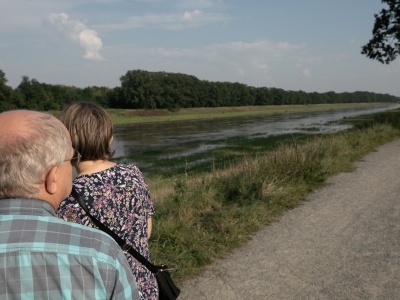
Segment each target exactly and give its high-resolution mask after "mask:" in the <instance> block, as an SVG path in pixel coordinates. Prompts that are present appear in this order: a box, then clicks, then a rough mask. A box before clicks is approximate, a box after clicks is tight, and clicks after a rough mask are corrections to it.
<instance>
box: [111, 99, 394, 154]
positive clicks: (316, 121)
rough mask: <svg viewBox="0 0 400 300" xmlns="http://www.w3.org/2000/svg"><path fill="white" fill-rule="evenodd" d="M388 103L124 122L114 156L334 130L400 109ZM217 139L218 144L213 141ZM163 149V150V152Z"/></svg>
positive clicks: (175, 151)
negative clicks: (363, 117) (346, 122)
mask: <svg viewBox="0 0 400 300" xmlns="http://www.w3.org/2000/svg"><path fill="white" fill-rule="evenodd" d="M399 107H400V105H399V104H385V105H376V106H369V107H358V108H340V109H329V110H324V111H304V112H289V113H279V114H266V115H253V116H242V117H231V118H214V119H203V120H191V121H176V122H160V123H145V124H132V125H120V126H116V127H115V134H114V142H113V145H112V147H113V149H115V150H116V154H115V156H114V157H122V156H131V157H135V154H139V153H140V154H143V153H150V152H154V153H159V152H162V153H159V154H157V155H159V157H157V156H155V157H154V161H155V160H157V159H158V158H168V157H170V158H171V157H177V156H185V155H189V154H193V153H196V152H201V151H207V150H211V149H213V148H215V147H221V146H223V143H219V144H218V145H216V144H215V141H223V140H224V139H227V138H233V137H248V138H252V137H262V136H270V135H280V134H286V133H294V132H299V131H304V130H316V131H320V132H334V131H340V130H344V129H347V128H348V125H344V124H339V123H338V121H340V120H342V119H343V118H346V117H353V116H358V115H365V114H371V113H376V112H380V111H386V110H389V109H395V108H399ZM213 142H214V143H213ZM160 150H162V151H160Z"/></svg>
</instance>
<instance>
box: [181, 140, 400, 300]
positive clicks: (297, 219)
mask: <svg viewBox="0 0 400 300" xmlns="http://www.w3.org/2000/svg"><path fill="white" fill-rule="evenodd" d="M356 166H357V168H356V170H355V171H353V172H351V173H341V174H338V175H337V176H334V177H332V178H330V179H329V181H328V182H329V185H327V186H326V187H324V188H321V189H319V190H317V191H316V192H315V193H313V194H311V195H310V196H309V197H308V200H309V201H307V202H305V203H304V204H302V205H301V206H299V207H297V208H295V209H293V210H291V211H289V212H287V213H286V214H285V215H284V216H282V217H281V218H280V220H279V221H277V222H275V223H273V224H271V225H269V226H266V227H264V228H263V229H261V230H260V231H259V232H258V233H256V234H255V235H254V237H253V239H252V240H251V241H250V242H248V243H247V244H246V245H244V246H243V247H241V248H240V249H238V250H236V251H235V252H234V253H232V254H231V255H229V256H228V257H227V258H226V259H222V260H217V261H216V262H215V263H213V264H212V265H210V266H209V267H207V268H206V270H205V272H204V273H203V274H202V275H200V276H199V277H196V278H193V279H190V280H187V281H185V282H183V284H182V285H181V286H180V288H181V290H182V292H181V296H180V297H179V299H180V300H191V299H193V300H201V299H207V300H211V299H212V300H214V299H352V300H353V299H400V247H399V246H400V202H399V195H400V139H398V140H395V141H394V142H391V143H388V144H386V145H383V146H381V147H379V148H378V149H377V151H375V152H372V153H370V154H368V155H367V156H366V157H365V158H364V159H363V160H362V161H360V162H357V163H356Z"/></svg>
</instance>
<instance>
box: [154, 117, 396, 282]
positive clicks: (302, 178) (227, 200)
mask: <svg viewBox="0 0 400 300" xmlns="http://www.w3.org/2000/svg"><path fill="white" fill-rule="evenodd" d="M346 122H353V124H355V127H354V128H353V129H351V130H348V131H344V132H339V133H334V134H319V135H308V136H302V137H301V138H297V137H296V136H293V138H291V139H284V140H282V142H281V143H279V144H277V145H276V147H273V148H271V149H270V150H268V151H263V152H254V151H252V152H249V153H247V154H246V155H241V157H240V159H236V160H232V161H231V163H229V162H228V163H226V164H225V167H224V168H219V169H213V168H211V171H209V172H205V173H204V172H203V173H197V174H196V173H194V174H191V175H187V176H181V177H178V178H177V179H175V180H173V181H171V182H170V184H169V185H165V186H164V187H159V188H160V190H163V192H160V191H154V192H155V193H153V191H152V193H153V195H154V194H155V195H156V197H155V198H154V201H155V203H156V209H157V213H156V215H155V217H154V227H153V228H154V229H153V234H152V238H151V241H150V248H151V254H152V258H153V260H154V261H155V262H156V263H166V264H168V265H169V266H171V267H174V268H176V269H177V271H176V272H174V273H173V274H172V276H173V277H174V278H175V279H176V280H177V281H178V283H179V282H180V281H181V280H183V279H185V278H188V277H190V276H194V275H196V274H198V273H199V272H201V271H202V269H203V267H204V266H205V265H207V264H209V263H211V262H212V261H213V260H214V259H216V258H220V257H223V256H224V255H226V254H227V253H229V252H231V251H233V250H234V249H235V248H237V247H238V246H240V245H242V244H243V243H245V242H246V241H248V240H249V238H250V237H251V236H252V235H253V234H254V233H255V232H256V231H257V230H258V229H259V228H260V227H261V226H263V225H266V224H269V223H271V222H273V221H274V220H276V219H277V218H278V217H279V216H280V215H281V214H282V213H284V212H285V211H287V210H289V209H292V208H294V207H296V206H297V205H299V204H300V203H301V202H302V201H304V200H305V199H306V196H307V195H308V194H309V193H310V192H312V191H313V190H315V189H316V188H319V187H321V186H323V185H324V184H326V180H327V179H328V178H329V177H330V176H332V175H334V174H337V173H339V172H347V171H351V170H352V169H353V163H354V162H355V161H357V160H359V159H361V158H362V157H363V156H365V155H366V154H367V153H369V152H371V151H373V150H374V149H376V148H377V147H378V146H379V145H381V144H384V143H387V142H389V141H392V140H393V139H395V138H398V137H399V136H400V112H399V111H390V112H387V113H379V114H375V115H369V116H363V117H358V118H357V119H355V120H351V119H347V120H346ZM265 142H266V143H268V140H267V139H266V140H265ZM258 143H261V140H260V141H258ZM253 150H254V149H253Z"/></svg>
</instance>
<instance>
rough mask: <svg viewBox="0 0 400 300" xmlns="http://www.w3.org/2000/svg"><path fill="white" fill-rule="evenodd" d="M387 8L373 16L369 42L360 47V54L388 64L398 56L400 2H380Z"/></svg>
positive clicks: (399, 52) (399, 47) (399, 51)
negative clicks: (373, 22)
mask: <svg viewBox="0 0 400 300" xmlns="http://www.w3.org/2000/svg"><path fill="white" fill-rule="evenodd" d="M382 3H386V4H387V5H388V6H389V8H388V9H382V10H381V12H380V13H379V14H374V16H375V24H374V28H373V30H372V38H371V40H370V41H369V42H368V43H367V44H366V45H364V46H362V47H361V49H362V50H361V54H364V55H366V56H367V57H368V58H371V59H376V60H377V61H379V62H381V63H386V64H389V63H390V62H391V61H393V60H395V59H396V57H397V55H399V54H400V0H382Z"/></svg>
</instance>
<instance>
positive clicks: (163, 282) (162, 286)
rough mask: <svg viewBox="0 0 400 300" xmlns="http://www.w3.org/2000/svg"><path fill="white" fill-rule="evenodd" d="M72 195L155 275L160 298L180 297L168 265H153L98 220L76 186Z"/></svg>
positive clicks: (96, 223)
mask: <svg viewBox="0 0 400 300" xmlns="http://www.w3.org/2000/svg"><path fill="white" fill-rule="evenodd" d="M72 195H73V196H74V198H75V199H77V200H78V202H79V204H80V205H81V206H82V208H83V210H84V211H85V212H86V214H87V215H88V216H89V217H90V219H91V220H92V222H93V223H94V224H95V225H96V226H97V227H98V228H99V229H100V230H102V231H104V232H105V233H107V234H109V235H110V236H111V237H112V238H113V239H114V240H115V241H116V242H117V243H118V245H119V246H120V247H121V248H122V250H123V251H124V252H125V253H126V252H129V253H130V254H131V255H132V256H133V257H134V258H136V259H137V260H138V261H139V262H140V263H142V264H143V265H144V266H145V267H146V268H147V269H149V270H150V272H152V273H153V274H154V275H155V277H156V279H157V284H158V292H159V297H160V300H175V299H176V298H178V296H179V294H180V292H181V291H180V290H179V288H178V287H177V286H176V285H175V283H174V282H173V281H172V278H171V275H170V274H169V269H168V267H167V266H166V265H159V266H156V265H153V264H152V263H151V262H149V261H148V260H147V259H146V258H145V257H144V256H143V255H141V254H140V253H139V252H137V251H136V250H135V249H134V248H132V246H131V245H129V244H127V243H126V242H125V241H124V240H123V239H121V238H120V237H119V236H118V235H117V234H116V233H115V232H113V231H112V230H110V229H109V228H108V227H107V226H106V225H104V224H103V223H101V222H100V221H99V220H97V219H96V218H95V217H93V216H92V215H91V214H90V213H89V210H88V208H87V206H86V204H85V202H84V201H83V199H82V197H81V196H80V195H79V193H78V192H77V191H76V190H75V189H74V188H72Z"/></svg>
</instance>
